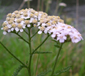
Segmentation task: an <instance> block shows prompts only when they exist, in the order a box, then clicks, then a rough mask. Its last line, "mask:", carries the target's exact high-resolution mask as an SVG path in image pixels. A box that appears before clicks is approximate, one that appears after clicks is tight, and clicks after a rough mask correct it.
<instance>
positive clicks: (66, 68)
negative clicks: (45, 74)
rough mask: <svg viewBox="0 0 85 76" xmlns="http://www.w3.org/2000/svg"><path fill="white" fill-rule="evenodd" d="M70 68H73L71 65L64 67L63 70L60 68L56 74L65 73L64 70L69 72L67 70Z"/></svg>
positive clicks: (55, 75)
mask: <svg viewBox="0 0 85 76" xmlns="http://www.w3.org/2000/svg"><path fill="white" fill-rule="evenodd" d="M70 68H71V66H68V67H65V68H63V69H62V70H58V71H57V72H56V73H55V74H54V76H57V75H59V74H61V73H64V72H67V71H69V69H70Z"/></svg>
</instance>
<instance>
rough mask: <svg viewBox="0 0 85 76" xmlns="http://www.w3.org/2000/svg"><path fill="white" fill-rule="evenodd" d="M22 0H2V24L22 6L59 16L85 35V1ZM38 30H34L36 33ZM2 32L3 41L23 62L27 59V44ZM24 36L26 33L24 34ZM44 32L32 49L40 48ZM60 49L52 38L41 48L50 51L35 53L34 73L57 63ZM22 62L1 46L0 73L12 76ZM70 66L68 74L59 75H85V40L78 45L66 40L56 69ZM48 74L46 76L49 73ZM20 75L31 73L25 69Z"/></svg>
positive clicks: (0, 75) (3, 75) (0, 0)
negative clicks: (56, 58) (56, 57)
mask: <svg viewBox="0 0 85 76" xmlns="http://www.w3.org/2000/svg"><path fill="white" fill-rule="evenodd" d="M39 1H40V3H39ZM61 2H64V3H65V4H66V5H67V6H66V7H61V6H59V5H58V4H59V3H61ZM22 3H23V0H0V27H1V25H2V22H3V21H4V20H5V18H6V15H7V14H8V13H10V12H13V11H15V10H18V9H22V8H29V7H31V8H33V9H35V10H38V11H39V10H40V11H44V12H47V13H48V14H49V15H59V16H60V17H61V18H62V19H64V20H65V23H67V24H71V25H72V26H74V27H76V28H77V29H78V30H79V31H80V33H81V34H82V36H83V38H84V37H85V33H84V32H85V30H84V29H85V26H84V25H85V10H84V9H85V0H31V1H27V2H24V5H23V6H22V7H21V4H22ZM35 31H36V29H34V30H33V32H35ZM2 33H3V31H1V30H0V41H2V42H3V44H4V45H5V46H6V47H7V48H8V49H9V50H10V51H11V52H12V53H13V54H14V55H16V56H17V57H18V58H19V59H20V60H22V61H23V62H24V63H26V61H27V60H28V57H29V50H28V48H29V47H28V45H27V44H26V43H24V42H23V41H22V40H20V39H19V38H18V37H17V36H16V35H14V34H8V35H6V36H3V34H2ZM21 35H22V36H24V38H27V36H26V35H25V34H24V33H22V34H21ZM44 37H45V35H37V36H36V38H34V39H33V43H32V48H35V47H37V46H38V45H39V44H40V43H41V41H42V40H43V39H44ZM57 50H58V49H57V48H55V47H54V42H53V41H51V39H50V38H49V39H48V40H47V41H46V42H45V44H44V45H43V46H42V47H41V48H40V49H39V50H38V51H50V52H52V53H51V54H45V55H42V54H40V55H37V54H35V55H34V57H33V60H32V64H33V66H32V70H35V69H36V65H37V62H38V65H37V69H36V72H35V71H33V72H32V75H33V76H37V74H39V73H41V72H43V71H45V70H48V69H50V68H52V66H53V65H54V60H55V56H56V54H57ZM19 65H20V63H19V62H18V61H17V60H15V59H14V58H13V57H12V56H11V55H10V54H9V53H8V52H6V50H5V49H4V48H3V47H2V46H1V45H0V76H12V75H13V73H14V71H15V70H16V69H17V68H18V67H19ZM69 65H72V67H71V68H70V69H69V70H68V71H67V72H65V73H62V74H59V75H57V76H85V41H84V40H83V41H81V42H79V43H78V44H72V43H66V44H65V45H64V46H63V50H62V51H61V54H60V57H59V60H58V64H57V66H56V71H57V70H60V69H62V68H65V67H67V66H69ZM49 74H50V73H48V74H47V75H46V76H50V75H49ZM18 76H28V72H27V70H26V69H22V70H21V71H20V73H19V74H18Z"/></svg>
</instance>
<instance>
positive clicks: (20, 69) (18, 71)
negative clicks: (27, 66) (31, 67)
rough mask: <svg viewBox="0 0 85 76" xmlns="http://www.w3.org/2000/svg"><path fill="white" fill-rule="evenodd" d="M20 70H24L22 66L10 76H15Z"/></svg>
mask: <svg viewBox="0 0 85 76" xmlns="http://www.w3.org/2000/svg"><path fill="white" fill-rule="evenodd" d="M22 68H24V66H23V65H20V66H19V67H18V68H17V69H16V70H15V72H14V74H13V75H12V76H17V75H18V73H19V72H20V71H21V70H22Z"/></svg>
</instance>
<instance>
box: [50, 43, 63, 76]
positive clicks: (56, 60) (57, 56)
mask: <svg viewBox="0 0 85 76" xmlns="http://www.w3.org/2000/svg"><path fill="white" fill-rule="evenodd" d="M62 45H63V44H61V45H60V47H59V50H58V54H57V55H56V59H55V64H54V66H53V70H52V74H51V76H53V75H54V71H55V68H56V64H57V62H58V58H59V54H60V52H61V49H62Z"/></svg>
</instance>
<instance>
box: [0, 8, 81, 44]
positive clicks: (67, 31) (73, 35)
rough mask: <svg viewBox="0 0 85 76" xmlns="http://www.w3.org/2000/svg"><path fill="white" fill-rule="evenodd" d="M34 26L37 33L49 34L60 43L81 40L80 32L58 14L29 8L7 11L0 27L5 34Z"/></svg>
mask: <svg viewBox="0 0 85 76" xmlns="http://www.w3.org/2000/svg"><path fill="white" fill-rule="evenodd" d="M36 26H37V27H38V29H39V31H38V34H42V33H45V34H49V35H51V37H52V38H53V39H54V40H56V41H59V42H60V43H64V42H65V41H72V42H73V43H77V42H79V41H81V40H83V38H82V36H81V34H80V33H79V32H78V31H77V30H76V29H75V28H74V27H72V26H71V25H67V24H65V23H64V21H63V20H62V19H60V17H59V16H48V14H47V13H44V12H42V11H39V12H37V11H35V10H33V9H30V8H29V9H22V10H19V11H18V10H17V11H14V12H13V13H9V14H8V15H7V18H6V20H5V21H4V22H3V24H2V28H1V29H2V30H4V31H3V34H4V35H6V34H7V33H9V32H23V31H24V29H25V28H30V27H36Z"/></svg>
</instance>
